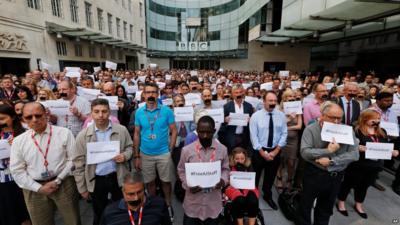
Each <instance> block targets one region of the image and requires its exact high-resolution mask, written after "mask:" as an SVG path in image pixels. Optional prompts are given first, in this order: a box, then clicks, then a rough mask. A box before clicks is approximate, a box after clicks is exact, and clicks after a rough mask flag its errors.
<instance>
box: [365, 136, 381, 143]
mask: <svg viewBox="0 0 400 225" xmlns="http://www.w3.org/2000/svg"><path fill="white" fill-rule="evenodd" d="M368 136H369V138H371V140H372V142H375V143H378V142H379V139H378V138H375V137H374V136H373V135H368Z"/></svg>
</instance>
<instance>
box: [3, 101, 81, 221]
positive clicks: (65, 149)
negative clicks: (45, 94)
mask: <svg viewBox="0 0 400 225" xmlns="http://www.w3.org/2000/svg"><path fill="white" fill-rule="evenodd" d="M22 116H23V118H24V121H26V122H27V123H28V125H29V127H30V128H31V129H29V130H27V131H26V132H25V133H23V134H21V135H19V136H18V137H16V138H15V139H14V141H13V144H12V147H11V149H12V151H11V157H10V159H11V161H10V170H11V174H12V176H13V178H14V180H15V182H16V183H17V184H18V186H19V187H21V188H22V189H23V193H24V198H25V203H26V206H27V208H28V212H29V215H30V218H31V220H32V224H33V225H54V224H55V221H54V219H55V212H56V211H58V212H59V213H60V214H61V217H62V218H63V221H64V224H66V225H80V224H81V220H80V216H79V204H78V201H79V194H78V191H77V188H76V184H75V180H74V178H73V177H71V172H72V167H73V163H72V156H73V152H74V151H75V148H74V147H75V138H74V136H73V134H72V133H71V131H70V130H68V129H66V128H64V127H59V126H53V125H50V124H48V118H47V115H46V110H45V108H44V107H43V105H41V104H40V103H38V102H31V103H27V104H26V105H25V106H24V108H23V110H22Z"/></svg>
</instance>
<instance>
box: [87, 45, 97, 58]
mask: <svg viewBox="0 0 400 225" xmlns="http://www.w3.org/2000/svg"><path fill="white" fill-rule="evenodd" d="M89 57H90V58H96V47H94V46H89Z"/></svg>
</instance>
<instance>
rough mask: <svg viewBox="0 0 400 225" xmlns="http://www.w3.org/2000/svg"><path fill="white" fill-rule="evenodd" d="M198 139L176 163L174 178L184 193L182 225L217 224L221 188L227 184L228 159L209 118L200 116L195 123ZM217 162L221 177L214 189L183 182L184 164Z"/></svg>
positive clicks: (185, 149)
mask: <svg viewBox="0 0 400 225" xmlns="http://www.w3.org/2000/svg"><path fill="white" fill-rule="evenodd" d="M196 131H197V134H198V137H199V139H198V140H196V141H195V142H193V143H191V144H189V145H187V146H185V147H184V148H183V149H182V153H181V159H180V161H179V164H178V175H179V178H180V179H181V181H182V187H183V188H184V189H185V190H186V192H185V198H184V201H183V211H184V217H183V225H193V224H204V225H217V224H218V216H219V214H220V213H221V211H222V201H221V188H223V187H224V186H225V184H227V182H228V181H229V160H228V154H227V150H226V147H225V146H223V145H222V144H220V143H219V142H218V141H217V140H216V139H215V138H213V136H214V133H215V122H214V120H213V119H212V118H211V117H210V116H203V117H201V118H200V119H199V121H198V123H197V130H196ZM216 161H221V178H220V181H219V182H218V183H217V184H215V186H214V187H210V188H202V187H200V186H194V187H190V186H189V185H188V183H187V179H186V171H185V170H186V168H185V164H186V163H206V162H216Z"/></svg>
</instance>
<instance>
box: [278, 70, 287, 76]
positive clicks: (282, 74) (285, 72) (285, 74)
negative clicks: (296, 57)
mask: <svg viewBox="0 0 400 225" xmlns="http://www.w3.org/2000/svg"><path fill="white" fill-rule="evenodd" d="M279 76H280V77H288V76H289V70H281V71H279Z"/></svg>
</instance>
